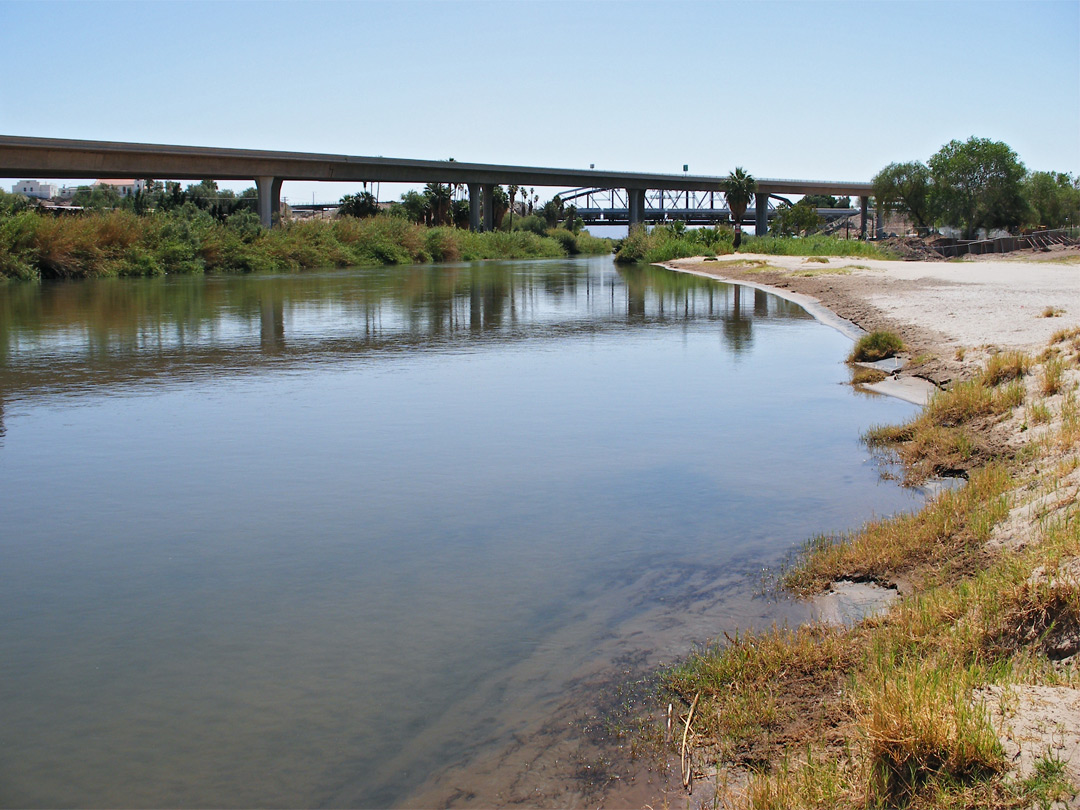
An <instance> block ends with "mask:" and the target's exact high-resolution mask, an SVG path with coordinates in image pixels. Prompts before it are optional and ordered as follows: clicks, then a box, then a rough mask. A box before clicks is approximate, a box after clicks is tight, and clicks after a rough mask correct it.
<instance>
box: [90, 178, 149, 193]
mask: <svg viewBox="0 0 1080 810" xmlns="http://www.w3.org/2000/svg"><path fill="white" fill-rule="evenodd" d="M94 185H95V186H107V187H108V188H111V189H112V190H113V191H115V192H116V193H117V194H119V195H120V196H121V197H131V196H132V195H134V194H138V193H139V192H140V191H142V190H143V189H145V188H146V181H145V180H97V181H95V183H94Z"/></svg>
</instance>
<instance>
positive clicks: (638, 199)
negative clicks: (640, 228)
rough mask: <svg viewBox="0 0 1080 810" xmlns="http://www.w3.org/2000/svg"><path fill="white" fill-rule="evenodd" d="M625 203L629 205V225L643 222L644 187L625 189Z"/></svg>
mask: <svg viewBox="0 0 1080 810" xmlns="http://www.w3.org/2000/svg"><path fill="white" fill-rule="evenodd" d="M626 204H627V206H628V207H629V209H630V210H629V211H628V213H629V215H630V227H631V228H633V227H634V226H635V225H641V224H642V223H644V222H645V189H643V188H628V189H627V190H626Z"/></svg>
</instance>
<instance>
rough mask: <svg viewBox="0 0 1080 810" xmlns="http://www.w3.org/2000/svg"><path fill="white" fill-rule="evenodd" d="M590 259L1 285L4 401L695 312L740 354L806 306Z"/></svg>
mask: <svg viewBox="0 0 1080 810" xmlns="http://www.w3.org/2000/svg"><path fill="white" fill-rule="evenodd" d="M587 261H588V260H585V261H583V262H582V263H578V264H577V265H575V264H573V263H568V262H565V261H556V262H550V263H545V262H532V263H529V264H530V265H531V267H529V268H528V269H527V270H526V269H525V268H524V267H523V265H517V266H514V265H512V264H509V266H508V263H498V264H494V263H492V264H486V265H472V266H467V267H445V268H436V267H409V268H393V269H392V270H391V271H390V272H379V271H372V272H365V273H349V272H344V273H330V274H325V275H303V276H299V275H298V276H276V277H261V278H260V277H229V278H190V279H176V280H169V279H163V280H153V279H152V280H143V279H139V280H131V281H120V282H115V281H110V282H102V283H95V282H89V283H79V284H74V285H49V286H44V287H36V286H35V287H34V288H32V289H30V288H28V289H25V290H24V289H22V288H19V289H17V290H9V291H7V292H9V293H17V294H13V295H6V296H0V414H3V410H2V409H3V405H4V402H5V401H6V402H7V403H11V402H17V401H20V400H25V399H28V398H38V397H54V396H65V397H67V396H74V397H82V396H94V395H97V394H102V393H108V394H113V393H115V392H116V391H118V390H120V391H124V390H132V389H135V388H138V387H142V386H145V385H151V386H153V385H167V384H184V383H185V382H191V381H195V380H200V379H206V378H207V377H211V376H215V377H225V376H227V377H228V378H229V379H235V378H236V377H238V376H248V375H258V374H265V373H275V372H292V371H299V370H302V369H303V368H304V367H306V366H310V365H311V364H319V363H326V362H341V361H349V360H356V359H361V360H363V359H371V360H372V361H376V360H377V361H379V362H394V361H395V360H397V359H404V358H408V357H415V356H416V355H417V353H435V354H438V353H441V352H461V351H469V352H471V351H483V350H484V349H485V348H487V347H489V346H496V345H504V344H506V343H513V342H525V341H536V340H540V341H557V340H576V339H579V338H583V337H586V338H588V337H597V336H602V335H608V334H616V333H620V332H627V331H632V330H639V329H642V328H645V329H650V328H672V327H676V328H677V327H680V326H684V327H685V326H689V325H691V324H692V323H693V322H703V323H704V322H711V323H715V324H716V325H718V326H719V327H720V329H719V335H720V337H721V339H722V340H723V341H724V342H725V343H727V344H728V345H730V347H731V348H732V350H733V351H734V352H735V353H736V354H738V353H740V352H742V351H744V350H745V349H747V348H749V346H750V344H751V343H752V341H753V321H754V319H755V318H780V319H806V318H809V317H810V316H809V315H807V313H806V312H805V311H804V310H803V309H802V308H801V307H799V306H797V305H795V304H792V303H790V302H788V301H785V300H783V299H781V298H777V297H775V296H772V295H769V294H767V293H764V292H762V291H760V290H753V291H751V290H748V289H745V288H741V287H738V286H734V285H727V284H721V283H718V282H715V281H711V280H708V279H702V278H698V277H695V276H690V275H682V274H673V273H671V272H669V271H666V270H662V269H660V268H624V269H620V270H619V271H618V272H617V273H616V272H615V271H613V270H612V269H611V265H610V264H608V265H606V269H605V270H601V271H599V272H597V270H596V269H591V268H590V269H587V268H586V267H583V266H582V265H583V264H585V263H586V262H587ZM545 265H546V266H545ZM569 297H574V298H576V299H578V300H579V302H580V300H581V299H584V300H585V302H586V308H587V310H588V312H589V314H590V316H591V317H589V318H587V319H582V318H581V317H580V316H575V315H574V314H573V310H572V309H570V308H563V307H560V304H559V302H560V300H561V299H567V298H569ZM2 435H3V426H2V423H0V437H2Z"/></svg>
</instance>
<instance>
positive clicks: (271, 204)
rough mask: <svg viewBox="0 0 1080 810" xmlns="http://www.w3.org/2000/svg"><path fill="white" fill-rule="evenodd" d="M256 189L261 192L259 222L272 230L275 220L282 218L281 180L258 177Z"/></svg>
mask: <svg viewBox="0 0 1080 810" xmlns="http://www.w3.org/2000/svg"><path fill="white" fill-rule="evenodd" d="M255 188H257V189H258V190H259V221H260V222H261V223H262V226H263V227H264V228H272V227H273V226H274V218H275V217H278V218H279V219H280V216H281V178H278V177H265V176H264V177H256V178H255Z"/></svg>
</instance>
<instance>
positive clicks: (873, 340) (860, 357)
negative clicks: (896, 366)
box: [848, 332, 904, 363]
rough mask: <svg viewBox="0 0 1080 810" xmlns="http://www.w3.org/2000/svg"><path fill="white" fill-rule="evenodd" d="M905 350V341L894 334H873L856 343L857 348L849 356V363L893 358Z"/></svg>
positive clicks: (864, 336)
mask: <svg viewBox="0 0 1080 810" xmlns="http://www.w3.org/2000/svg"><path fill="white" fill-rule="evenodd" d="M903 350H904V341H902V340H901V339H900V336H899V335H897V334H894V333H893V332H871V333H870V334H869V335H863V336H862V337H861V338H859V340H858V341H857V342H856V343H855V348H854V349H852V350H851V354H850V355H849V356H848V362H849V363H859V362H870V363H872V362H874V361H876V360H884V359H885V358H886V357H892V356H893V355H895V354H896V353H897V352H902V351H903Z"/></svg>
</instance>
